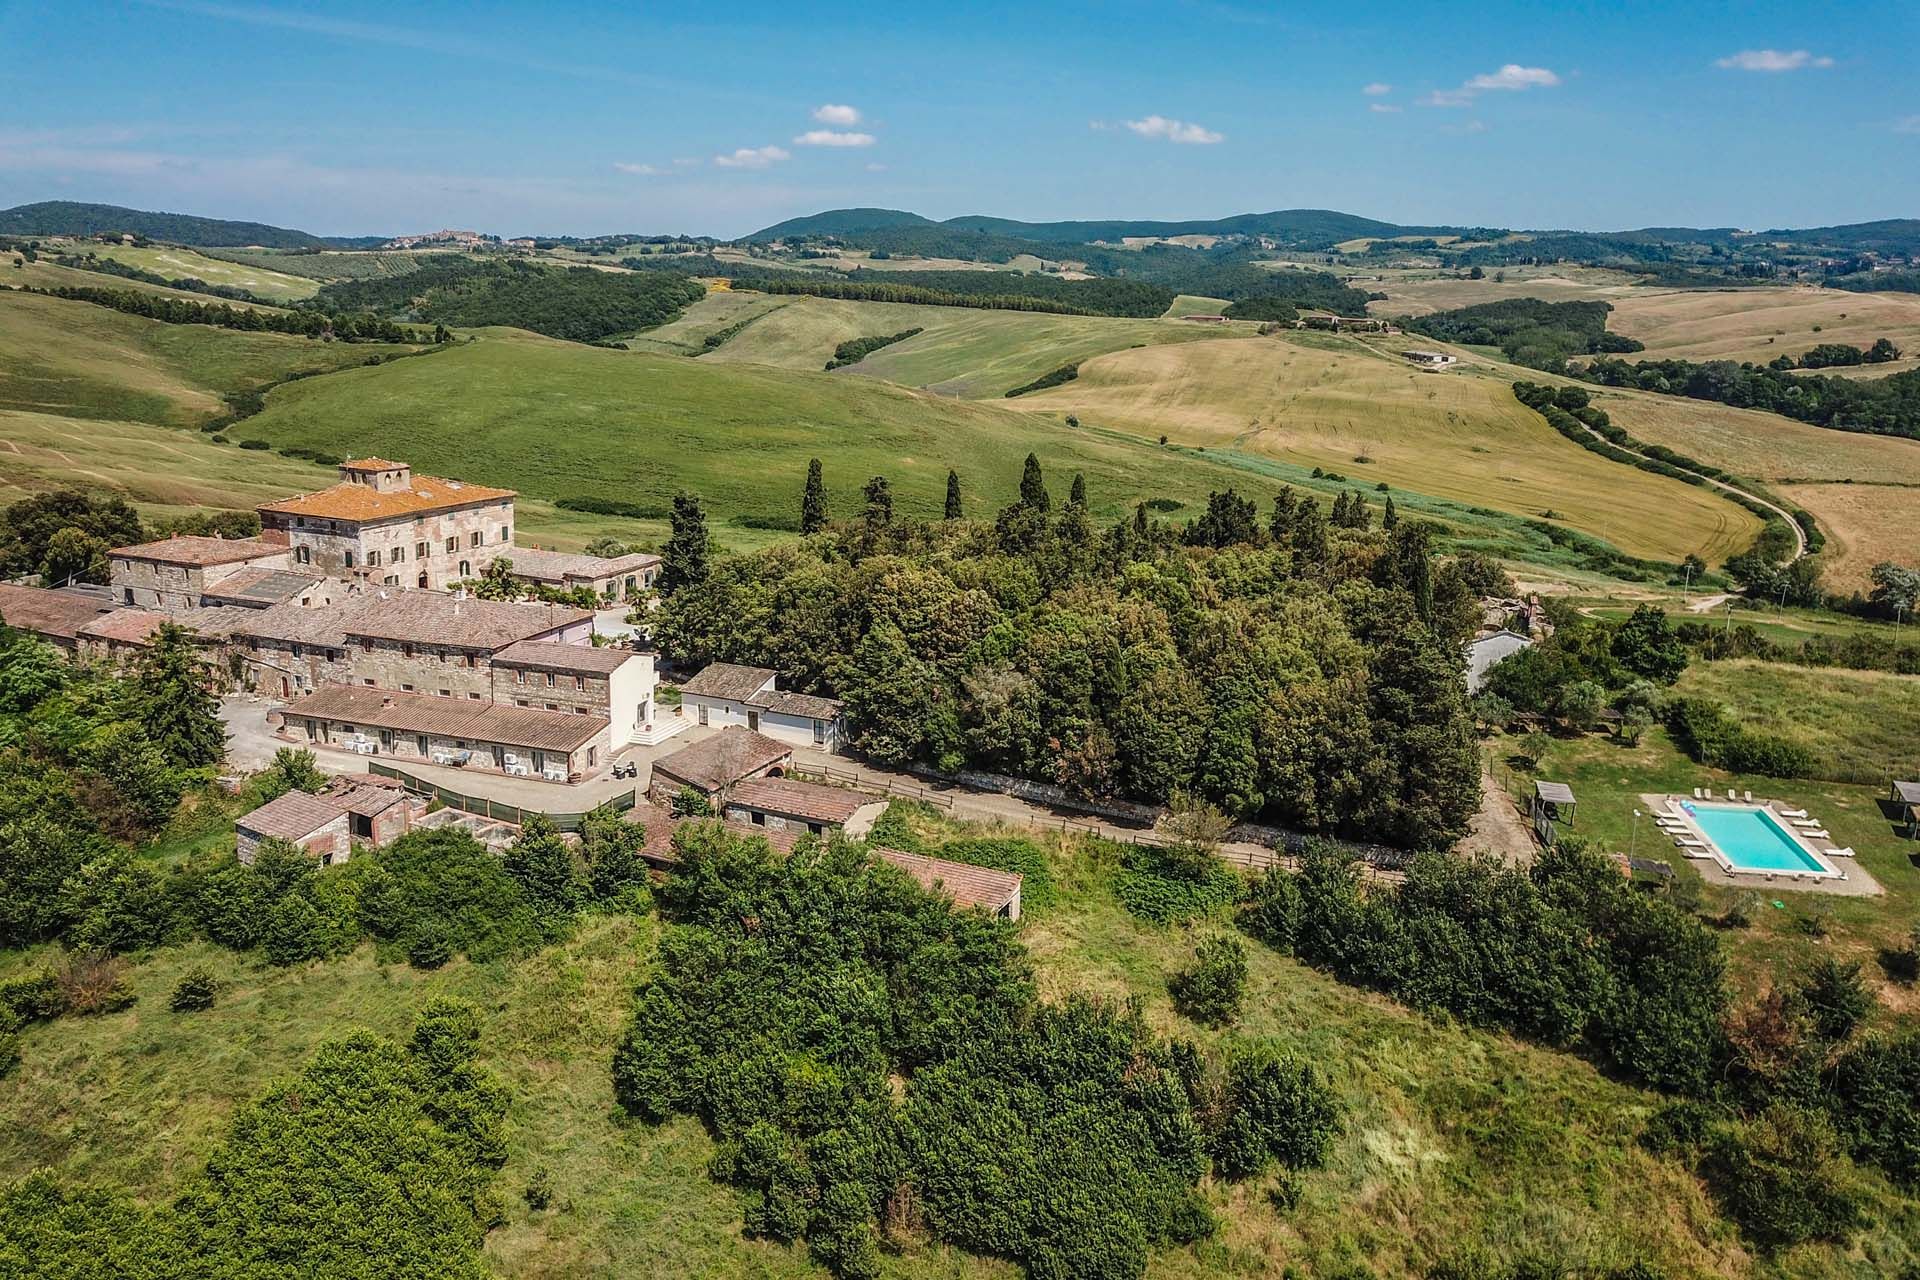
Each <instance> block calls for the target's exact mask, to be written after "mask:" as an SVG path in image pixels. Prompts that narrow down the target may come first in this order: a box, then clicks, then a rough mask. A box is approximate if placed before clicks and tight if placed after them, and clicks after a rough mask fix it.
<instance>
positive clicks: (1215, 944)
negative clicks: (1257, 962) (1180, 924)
mask: <svg viewBox="0 0 1920 1280" xmlns="http://www.w3.org/2000/svg"><path fill="white" fill-rule="evenodd" d="M1246 989H1247V949H1246V947H1245V946H1243V945H1241V943H1240V941H1239V940H1238V939H1236V938H1229V937H1212V938H1206V939H1203V940H1202V941H1201V943H1200V945H1199V947H1197V948H1196V949H1195V953H1194V963H1193V965H1192V967H1191V968H1188V969H1184V970H1182V971H1181V972H1179V973H1176V974H1174V975H1173V977H1171V978H1169V979H1168V980H1167V990H1168V991H1169V992H1170V993H1171V994H1172V995H1173V1003H1174V1006H1175V1007H1176V1008H1178V1009H1179V1010H1180V1012H1181V1013H1184V1014H1185V1015H1186V1016H1187V1017H1189V1018H1192V1019H1193V1020H1194V1021H1195V1022H1198V1023H1200V1024H1202V1025H1203V1026H1209V1027H1224V1026H1226V1025H1227V1024H1228V1023H1230V1022H1232V1021H1233V1020H1234V1019H1236V1018H1238V1017H1239V1016H1240V1001H1241V999H1242V997H1243V996H1244V995H1245V994H1246Z"/></svg>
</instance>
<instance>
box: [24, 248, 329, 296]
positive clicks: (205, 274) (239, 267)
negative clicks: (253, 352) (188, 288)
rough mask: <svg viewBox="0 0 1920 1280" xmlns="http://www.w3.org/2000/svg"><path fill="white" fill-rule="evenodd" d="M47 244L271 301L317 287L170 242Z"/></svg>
mask: <svg viewBox="0 0 1920 1280" xmlns="http://www.w3.org/2000/svg"><path fill="white" fill-rule="evenodd" d="M49 247H50V248H51V249H52V250H53V251H55V252H68V253H77V254H82V255H84V254H88V253H91V254H94V255H95V256H97V257H101V258H111V259H113V260H114V261H115V262H124V263H125V264H127V265H128V266H130V267H139V268H140V269H141V270H143V271H151V272H153V273H154V274H155V275H162V276H165V277H167V278H168V279H169V280H178V279H181V278H182V277H190V278H192V279H195V280H203V281H205V282H206V283H208V284H225V285H232V286H234V287H235V288H240V289H245V290H246V291H247V292H248V293H251V294H254V295H256V296H258V297H261V298H266V299H268V300H270V301H274V302H292V301H296V300H298V299H301V298H311V297H312V296H313V295H314V294H316V293H318V292H319V291H320V282H319V281H318V280H313V279H310V278H308V277H305V276H298V275H290V274H288V273H286V272H284V271H275V270H271V269H269V268H267V267H265V266H260V265H255V264H253V263H241V262H234V261H231V260H229V259H225V258H212V257H208V256H206V255H204V254H199V253H195V252H194V251H193V250H192V249H182V248H178V247H175V246H171V245H148V246H141V247H135V246H133V245H126V244H99V243H95V242H92V241H79V242H75V243H65V244H55V245H52V246H49Z"/></svg>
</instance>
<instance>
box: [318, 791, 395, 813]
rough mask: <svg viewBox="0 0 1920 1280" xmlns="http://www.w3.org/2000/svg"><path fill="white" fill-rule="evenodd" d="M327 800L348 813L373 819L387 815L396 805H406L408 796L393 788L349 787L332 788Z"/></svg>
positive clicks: (328, 792)
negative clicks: (383, 814)
mask: <svg viewBox="0 0 1920 1280" xmlns="http://www.w3.org/2000/svg"><path fill="white" fill-rule="evenodd" d="M327 799H329V800H331V801H333V803H334V804H336V805H339V806H340V808H342V809H344V810H345V811H346V812H348V813H353V814H358V815H359V816H360V817H363V818H371V817H373V816H374V815H375V814H380V813H385V812H386V811H387V810H389V809H391V808H393V806H395V805H396V804H404V803H406V799H407V795H406V792H404V791H395V790H394V789H393V788H391V787H369V786H349V787H334V788H330V789H329V790H328V791H327Z"/></svg>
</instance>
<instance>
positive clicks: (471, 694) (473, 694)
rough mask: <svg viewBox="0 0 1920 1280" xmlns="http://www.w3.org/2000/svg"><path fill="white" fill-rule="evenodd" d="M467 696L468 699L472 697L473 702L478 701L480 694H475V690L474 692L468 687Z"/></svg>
mask: <svg viewBox="0 0 1920 1280" xmlns="http://www.w3.org/2000/svg"><path fill="white" fill-rule="evenodd" d="M467 697H468V698H470V699H472V700H473V701H474V702H478V701H480V695H479V694H477V693H475V692H474V691H473V690H471V689H469V690H467Z"/></svg>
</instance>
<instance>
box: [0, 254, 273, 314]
mask: <svg viewBox="0 0 1920 1280" xmlns="http://www.w3.org/2000/svg"><path fill="white" fill-rule="evenodd" d="M0 286H6V287H14V288H21V289H130V290H132V291H134V292H135V293H150V294H153V295H154V296H155V297H159V298H177V299H178V300H180V301H181V302H197V303H200V304H201V305H203V306H204V305H206V304H208V303H216V304H217V303H225V304H226V305H227V306H230V307H246V308H248V309H249V310H253V311H278V310H280V308H278V307H272V306H268V305H266V304H264V303H253V302H235V301H233V300H231V299H228V298H214V297H211V296H209V295H207V294H204V293H192V292H189V291H188V290H185V289H169V288H167V286H165V285H160V284H148V283H146V282H145V281H142V280H128V279H125V278H123V277H121V276H109V275H103V274H101V273H100V272H98V271H82V270H80V269H79V268H77V267H57V266H55V265H54V264H53V263H51V262H48V261H47V260H46V259H44V258H42V259H40V260H39V261H37V262H28V261H27V260H26V259H25V258H23V257H21V256H20V255H19V254H17V253H0Z"/></svg>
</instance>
